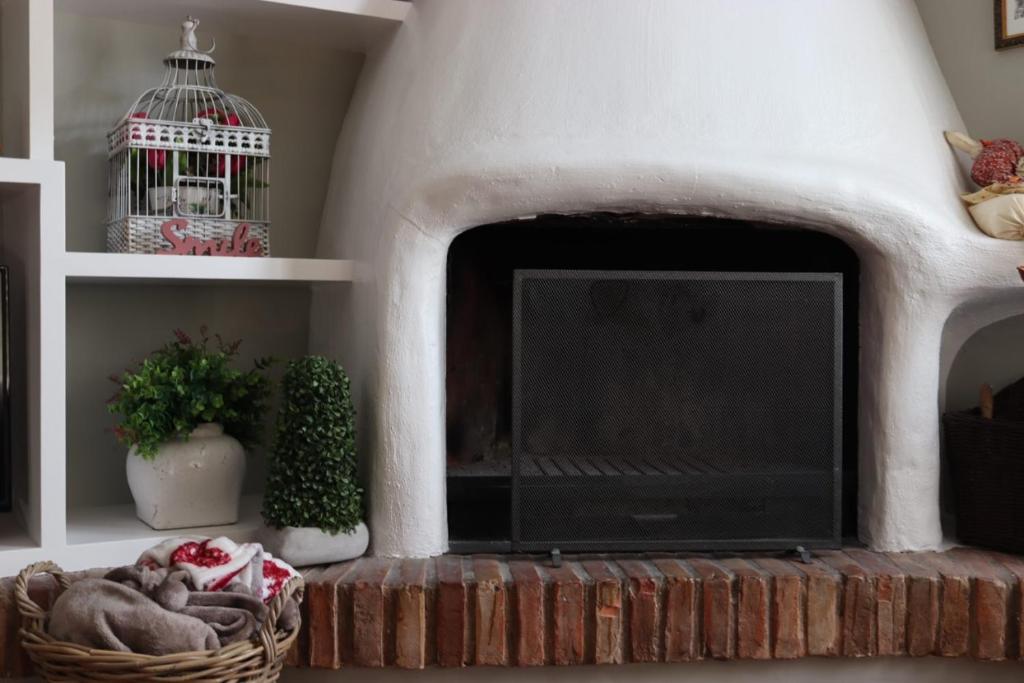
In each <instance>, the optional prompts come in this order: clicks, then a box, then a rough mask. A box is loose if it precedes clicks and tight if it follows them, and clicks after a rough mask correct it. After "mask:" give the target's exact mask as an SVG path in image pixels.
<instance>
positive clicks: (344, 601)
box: [0, 548, 1024, 676]
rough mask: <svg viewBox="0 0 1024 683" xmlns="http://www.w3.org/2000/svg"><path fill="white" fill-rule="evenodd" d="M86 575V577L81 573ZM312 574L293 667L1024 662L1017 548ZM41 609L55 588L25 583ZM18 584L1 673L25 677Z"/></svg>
mask: <svg viewBox="0 0 1024 683" xmlns="http://www.w3.org/2000/svg"><path fill="white" fill-rule="evenodd" d="M90 573H92V572H90ZM304 573H305V576H306V581H307V590H306V601H305V603H304V605H303V612H304V620H303V628H302V632H301V634H300V637H299V638H298V642H297V646H296V647H295V648H294V649H293V650H292V652H291V653H290V655H289V663H290V664H291V665H293V666H311V667H320V668H339V667H343V666H364V667H384V666H396V667H401V668H407V669H417V668H422V667H425V666H433V665H437V666H443V667H461V666H471V665H493V666H542V665H572V664H593V663H597V664H621V663H625V662H688V661H695V660H699V659H753V660H766V659H796V658H800V657H811V656H821V657H871V656H890V655H910V656H925V655H941V656H945V657H972V658H975V659H981V660H991V661H998V660H1004V659H1024V656H1022V653H1024V629H1022V627H1021V621H1022V618H1024V583H1022V582H1024V558H1020V557H1014V556H1009V555H1004V554H999V553H991V552H984V551H978V550H971V549H965V548H959V549H955V550H952V551H950V552H947V553H909V554H887V553H872V552H869V551H866V550H861V549H846V550H844V551H841V552H840V551H823V552H819V553H817V554H816V556H815V559H814V560H812V561H811V562H810V563H809V564H805V563H802V562H800V561H798V560H795V559H788V558H787V559H782V558H779V557H766V556H743V557H733V558H718V557H716V558H712V557H709V556H694V555H687V556H685V557H683V556H669V555H650V556H636V555H634V556H630V557H609V556H600V557H598V556H588V557H568V558H566V559H565V561H564V562H563V563H562V566H560V567H554V566H552V564H551V563H550V561H549V560H547V559H542V558H519V557H515V558H511V557H509V558H506V557H494V556H475V557H461V556H445V557H439V558H436V559H408V560H388V559H380V558H363V559H360V560H356V561H354V562H347V563H343V564H337V565H331V566H327V567H317V568H313V569H310V570H308V571H306V572H304ZM32 589H33V594H34V596H35V597H36V599H37V600H39V601H40V602H42V603H43V604H47V603H49V602H50V600H51V599H52V589H53V583H52V581H49V580H47V579H45V578H43V579H41V580H38V581H34V582H33V586H32ZM18 622H19V619H18V617H17V612H16V608H15V605H14V599H13V579H5V580H4V581H2V582H0V672H2V673H3V675H5V676H20V675H27V673H28V672H29V663H28V661H27V659H26V658H25V656H24V654H23V653H22V652H21V649H20V648H19V647H18V645H17V628H18Z"/></svg>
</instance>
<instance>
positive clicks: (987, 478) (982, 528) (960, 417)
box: [942, 409, 1024, 553]
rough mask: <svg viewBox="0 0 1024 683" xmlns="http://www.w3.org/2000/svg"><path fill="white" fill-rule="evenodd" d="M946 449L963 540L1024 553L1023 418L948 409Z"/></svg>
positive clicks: (976, 410)
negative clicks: (1016, 418)
mask: <svg viewBox="0 0 1024 683" xmlns="http://www.w3.org/2000/svg"><path fill="white" fill-rule="evenodd" d="M942 422H943V427H944V433H945V439H946V455H947V458H948V460H949V466H950V474H951V475H952V477H951V479H952V483H953V491H954V497H955V504H956V519H957V537H958V538H959V539H960V541H962V542H963V543H968V544H971V545H977V546H983V547H986V548H992V549H995V550H1005V551H1008V552H1014V553H1024V523H1022V522H1024V422H1021V421H1017V420H1009V419H1005V418H1003V419H1000V417H999V413H996V417H995V419H986V418H985V417H982V414H981V411H980V410H978V409H974V410H965V411H960V412H952V413H946V414H945V415H944V416H943V418H942Z"/></svg>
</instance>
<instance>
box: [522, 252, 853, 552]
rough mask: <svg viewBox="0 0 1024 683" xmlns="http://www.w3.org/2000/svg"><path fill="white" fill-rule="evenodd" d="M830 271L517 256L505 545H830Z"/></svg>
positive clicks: (837, 319) (837, 357) (833, 511)
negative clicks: (570, 266) (547, 265)
mask: <svg viewBox="0 0 1024 683" xmlns="http://www.w3.org/2000/svg"><path fill="white" fill-rule="evenodd" d="M842 285H843V276H842V274H841V273H807V272H793V273H761V272H696V271H693V272H690V271H686V272H680V271H667V272H666V271H625V270H601V271H597V270H516V271H515V278H514V286H513V292H514V302H513V348H512V352H513V397H512V458H511V475H512V483H511V506H512V514H511V536H512V538H511V542H512V543H511V545H512V549H514V550H523V551H535V550H541V551H547V550H551V549H552V548H556V547H557V548H560V549H562V550H637V549H645V550H656V549H687V548H695V549H697V548H699V549H715V548H732V549H740V548H786V547H792V546H795V545H800V544H802V545H809V546H818V547H822V546H833V545H838V544H839V542H840V495H841V476H842V445H843V439H842V415H843V411H842V376H843V364H842V356H843V352H842V344H843V330H842V325H843V295H842Z"/></svg>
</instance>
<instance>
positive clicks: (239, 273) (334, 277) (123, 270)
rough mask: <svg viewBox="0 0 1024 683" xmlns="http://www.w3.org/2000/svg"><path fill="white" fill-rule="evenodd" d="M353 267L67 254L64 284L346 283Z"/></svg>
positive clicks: (323, 262) (333, 262)
mask: <svg viewBox="0 0 1024 683" xmlns="http://www.w3.org/2000/svg"><path fill="white" fill-rule="evenodd" d="M355 270H356V268H355V263H354V262H353V261H345V260H338V259H308V258H276V257H267V258H240V257H233V256H161V255H157V254H101V253H92V252H67V253H65V255H64V274H65V276H66V277H67V280H68V282H90V283H101V282H121V281H128V282H156V283H169V282H178V281H189V280H193V281H206V282H216V281H232V280H233V281H245V282H273V283H288V282H295V283H314V282H351V281H352V280H353V278H354V277H355Z"/></svg>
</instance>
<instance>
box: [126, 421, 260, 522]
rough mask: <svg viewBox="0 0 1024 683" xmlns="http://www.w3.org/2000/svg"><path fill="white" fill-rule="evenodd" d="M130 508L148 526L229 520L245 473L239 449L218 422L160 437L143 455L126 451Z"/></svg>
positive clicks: (235, 514) (235, 512)
mask: <svg viewBox="0 0 1024 683" xmlns="http://www.w3.org/2000/svg"><path fill="white" fill-rule="evenodd" d="M127 473H128V487H129V488H130V489H131V491H132V497H133V498H134V499H135V513H136V514H137V515H138V517H139V519H141V520H142V521H143V522H145V523H146V524H148V525H149V526H151V527H153V528H154V529H181V528H185V527H197V526H214V525H220V524H234V523H235V522H237V521H238V506H239V502H240V500H241V497H242V480H243V479H245V449H244V448H243V447H242V444H240V443H239V442H238V440H237V439H235V438H234V437H232V436H228V435H227V434H225V433H224V428H223V427H222V426H221V425H219V424H201V425H199V426H198V427H196V428H195V429H194V430H192V433H191V434H190V435H189V438H188V439H177V440H174V441H166V442H164V443H163V444H161V445H160V448H159V449H158V450H157V454H156V457H155V458H153V459H152V460H146V459H144V458H140V457H139V456H137V455H135V447H132V449H131V450H130V451H129V452H128V461H127Z"/></svg>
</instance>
